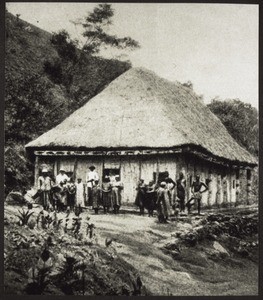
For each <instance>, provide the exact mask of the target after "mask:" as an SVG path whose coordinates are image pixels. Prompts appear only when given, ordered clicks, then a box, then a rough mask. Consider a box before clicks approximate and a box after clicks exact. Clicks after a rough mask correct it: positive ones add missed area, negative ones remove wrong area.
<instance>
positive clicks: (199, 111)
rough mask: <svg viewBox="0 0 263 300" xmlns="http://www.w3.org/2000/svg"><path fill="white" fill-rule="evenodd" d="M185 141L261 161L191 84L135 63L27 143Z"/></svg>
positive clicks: (92, 145)
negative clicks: (169, 78) (240, 141)
mask: <svg viewBox="0 0 263 300" xmlns="http://www.w3.org/2000/svg"><path fill="white" fill-rule="evenodd" d="M58 113H59V112H58ZM186 144H194V145H197V146H201V147H202V148H204V149H206V150H207V151H209V152H210V153H211V154H213V155H215V156H217V157H221V158H225V159H227V160H231V161H239V162H247V163H252V164H253V163H256V161H255V159H254V157H253V156H252V155H250V154H249V153H248V152H247V151H246V150H245V149H243V148H242V147H240V146H239V145H238V144H237V143H236V142H235V141H234V139H233V138H232V137H231V136H230V135H229V133H228V132H227V130H226V128H225V127H224V126H223V124H222V123H221V122H220V120H219V119H218V118H217V117H216V116H215V115H214V114H213V113H212V112H211V111H210V110H209V109H208V108H207V107H206V106H205V105H204V104H203V103H201V102H200V100H198V98H197V96H196V95H195V94H194V92H193V91H192V90H191V89H189V88H186V87H184V86H182V85H181V84H180V83H172V82H169V81H167V80H165V79H162V78H160V77H158V76H157V75H156V74H155V73H153V72H151V71H148V70H145V69H142V68H132V69H130V70H128V71H127V72H125V73H124V74H122V75H121V76H119V77H118V78H117V79H115V80H114V81H113V82H111V83H110V84H109V86H108V87H106V88H105V89H104V90H103V91H102V92H101V93H99V94H98V95H97V96H95V97H94V98H92V99H91V100H89V101H88V103H86V104H85V105H84V106H83V107H81V108H79V109H78V110H76V111H75V112H74V113H73V114H72V115H70V116H69V117H68V118H67V119H66V120H64V121H63V122H62V123H61V124H59V125H58V126H56V127H55V128H53V129H51V130H50V131H48V132H46V133H44V134H43V135H41V136H40V137H38V138H37V139H36V140H34V141H32V142H30V143H29V144H27V145H26V147H27V148H34V149H39V148H41V149H48V150H49V149H50V150H51V149H52V148H53V149H54V148H56V149H58V148H59V149H61V150H62V149H63V148H67V149H68V148H72V149H78V148H82V149H96V148H115V149H117V148H118V149H125V148H135V149H136V148H138V147H145V148H160V147H161V148H163V147H165V148H170V147H175V146H180V145H186Z"/></svg>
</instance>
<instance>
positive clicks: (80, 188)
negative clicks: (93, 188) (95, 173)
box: [75, 178, 85, 207]
mask: <svg viewBox="0 0 263 300" xmlns="http://www.w3.org/2000/svg"><path fill="white" fill-rule="evenodd" d="M75 200H76V201H75V205H76V207H85V188H84V183H83V182H82V179H81V178H78V180H77V183H76V197H75Z"/></svg>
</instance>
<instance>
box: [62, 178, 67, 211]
mask: <svg viewBox="0 0 263 300" xmlns="http://www.w3.org/2000/svg"><path fill="white" fill-rule="evenodd" d="M60 187H61V192H60V195H61V205H62V208H63V210H66V208H67V206H68V184H67V180H66V179H64V182H61V184H60Z"/></svg>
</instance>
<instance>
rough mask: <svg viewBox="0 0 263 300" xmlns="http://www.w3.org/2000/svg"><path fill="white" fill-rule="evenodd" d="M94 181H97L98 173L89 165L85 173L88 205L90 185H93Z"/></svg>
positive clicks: (89, 201) (90, 203)
mask: <svg viewBox="0 0 263 300" xmlns="http://www.w3.org/2000/svg"><path fill="white" fill-rule="evenodd" d="M95 181H99V175H98V173H97V171H96V168H95V167H94V166H90V167H89V171H88V173H87V175H86V183H87V201H88V203H87V204H88V206H92V199H91V196H92V195H91V191H92V187H93V186H94V185H95Z"/></svg>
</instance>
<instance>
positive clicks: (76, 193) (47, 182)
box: [37, 166, 123, 214]
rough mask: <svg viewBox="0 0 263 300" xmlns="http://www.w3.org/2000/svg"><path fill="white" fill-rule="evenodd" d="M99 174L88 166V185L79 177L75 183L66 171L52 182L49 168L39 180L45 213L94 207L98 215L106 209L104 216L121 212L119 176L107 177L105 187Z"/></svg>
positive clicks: (121, 187)
mask: <svg viewBox="0 0 263 300" xmlns="http://www.w3.org/2000/svg"><path fill="white" fill-rule="evenodd" d="M99 180H100V179H99V175H98V173H97V171H96V168H95V167H94V166H90V167H89V171H88V172H87V175H86V182H83V181H82V179H81V178H78V179H77V181H76V182H74V180H73V178H69V177H68V175H67V174H66V172H65V170H64V169H63V168H60V171H59V174H58V175H57V176H56V178H55V179H52V178H51V177H50V176H49V174H48V170H47V169H46V168H43V169H42V174H41V176H39V178H38V187H37V188H38V194H39V196H40V199H41V203H42V205H43V207H44V209H45V210H48V209H55V210H57V211H65V210H67V209H70V210H72V211H73V210H75V209H76V207H77V208H78V209H85V208H87V207H92V208H93V209H94V212H95V214H98V212H99V208H100V207H103V210H104V213H109V212H110V210H112V211H113V212H114V213H116V214H117V213H119V209H120V206H121V197H122V193H121V191H122V189H123V184H122V183H121V182H120V177H119V176H118V175H115V174H113V173H110V174H109V175H106V176H105V178H104V182H103V183H102V185H101V186H100V185H99Z"/></svg>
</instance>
